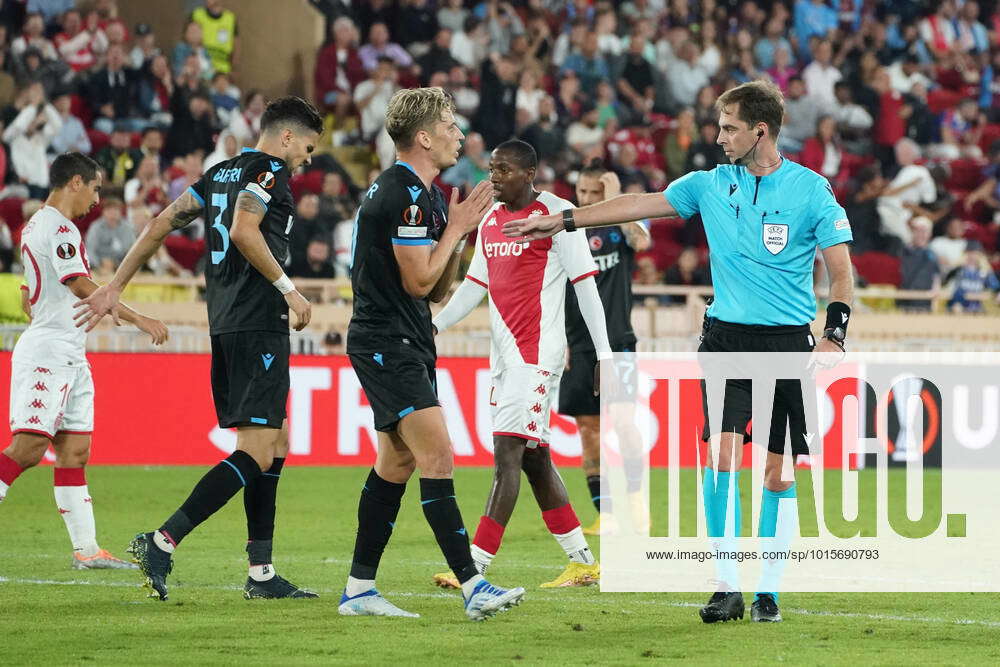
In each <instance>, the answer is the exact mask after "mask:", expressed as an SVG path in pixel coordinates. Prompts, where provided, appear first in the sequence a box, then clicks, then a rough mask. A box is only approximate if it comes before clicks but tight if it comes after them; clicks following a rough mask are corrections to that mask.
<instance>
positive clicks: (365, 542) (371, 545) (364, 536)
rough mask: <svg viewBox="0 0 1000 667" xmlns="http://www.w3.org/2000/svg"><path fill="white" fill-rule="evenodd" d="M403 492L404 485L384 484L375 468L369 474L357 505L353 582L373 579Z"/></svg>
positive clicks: (352, 563) (389, 535) (394, 521)
mask: <svg viewBox="0 0 1000 667" xmlns="http://www.w3.org/2000/svg"><path fill="white" fill-rule="evenodd" d="M405 491H406V484H395V483H393V482H387V481H386V480H384V479H382V478H381V477H379V476H378V473H376V472H375V469H374V468H372V470H371V472H369V473H368V479H367V480H366V481H365V485H364V488H362V489H361V499H360V500H359V501H358V536H357V538H356V539H355V540H354V560H353V561H352V562H351V576H352V577H354V578H355V579H374V578H375V573H376V572H377V571H378V564H379V561H380V560H382V552H384V551H385V546H386V545H387V544H388V543H389V538H390V537H392V529H393V527H394V526H395V525H396V515H397V514H399V502H400V500H401V499H402V498H403V493H404V492H405Z"/></svg>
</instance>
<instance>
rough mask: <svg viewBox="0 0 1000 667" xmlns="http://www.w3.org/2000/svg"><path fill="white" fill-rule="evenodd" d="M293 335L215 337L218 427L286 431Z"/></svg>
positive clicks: (259, 333)
mask: <svg viewBox="0 0 1000 667" xmlns="http://www.w3.org/2000/svg"><path fill="white" fill-rule="evenodd" d="M288 356H289V340H288V334H286V333H277V332H274V331H235V332H232V333H224V334H215V335H213V336H212V396H213V397H214V399H215V414H216V415H217V416H218V418H219V426H221V427H222V428H231V427H233V426H270V427H271V428H281V423H282V422H283V421H285V417H286V403H287V402H288V384H289V381H288Z"/></svg>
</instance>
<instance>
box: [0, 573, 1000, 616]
mask: <svg viewBox="0 0 1000 667" xmlns="http://www.w3.org/2000/svg"><path fill="white" fill-rule="evenodd" d="M0 584H25V585H37V586H97V587H108V588H136V589H139V588H140V585H139V584H135V583H130V582H124V581H113V582H109V581H85V580H81V579H70V580H66V581H59V580H55V579H22V578H18V577H3V576H0ZM178 588H179V589H181V590H182V591H183V590H186V589H187V590H195V589H199V590H220V591H237V590H242V587H240V586H200V585H190V584H187V585H184V586H178ZM312 590H315V591H316V592H318V593H325V594H338V593H340V592H341V589H339V588H337V589H331V588H327V589H323V588H314V589H312ZM384 595H385V596H386V597H406V598H430V599H455V598H457V597H458V593H443V592H436V593H417V592H413V591H391V592H387V593H385V594H384ZM609 595H622V594H621V593H609ZM526 599H527V600H528V601H530V600H540V601H542V602H571V603H572V604H590V605H611V604H615V603H617V602H620V600H597V599H588V598H573V599H570V600H567V599H566V598H565V597H561V596H552V595H536V594H534V593H530V592H529V594H528V595H527V596H526ZM628 604H630V605H643V606H651V607H675V608H685V609H697V608H699V607H701V606H702V605H701V604H699V603H697V602H669V601H666V600H631V601H629V603H628ZM784 611H785V612H786V613H792V614H797V615H800V616H822V617H830V618H861V619H867V620H872V621H900V622H907V623H938V624H945V625H974V626H980V627H986V628H1000V621H981V620H976V619H971V618H953V619H949V618H935V617H930V616H905V615H901V614H862V613H858V612H848V611H817V610H814V609H788V608H786V609H784Z"/></svg>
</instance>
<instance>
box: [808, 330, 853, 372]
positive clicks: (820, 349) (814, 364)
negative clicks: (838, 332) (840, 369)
mask: <svg viewBox="0 0 1000 667" xmlns="http://www.w3.org/2000/svg"><path fill="white" fill-rule="evenodd" d="M844 356H845V355H844V351H843V350H842V349H841V348H840V347H839V346H838V345H837V344H836V343H834V342H833V341H830V340H827V339H826V338H822V339H820V341H819V342H818V343H816V347H815V348H813V352H812V356H811V357H810V359H809V367H810V368H812V369H813V370H814V371H816V370H821V371H822V370H826V369H828V368H833V367H834V366H836V365H837V364H839V363H840V362H841V361H843V360H844Z"/></svg>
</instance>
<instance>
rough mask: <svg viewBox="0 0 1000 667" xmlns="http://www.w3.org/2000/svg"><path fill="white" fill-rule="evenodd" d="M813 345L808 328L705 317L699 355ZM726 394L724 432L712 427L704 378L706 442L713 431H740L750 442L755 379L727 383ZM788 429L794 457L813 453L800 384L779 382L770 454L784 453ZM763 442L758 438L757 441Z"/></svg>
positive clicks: (797, 349)
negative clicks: (749, 323) (749, 427)
mask: <svg viewBox="0 0 1000 667" xmlns="http://www.w3.org/2000/svg"><path fill="white" fill-rule="evenodd" d="M814 346H815V341H814V340H813V336H812V334H811V333H810V330H809V327H808V326H807V325H801V326H763V325H745V324H732V323H730V322H723V321H721V320H717V319H714V318H709V317H706V318H705V324H704V327H703V328H702V335H701V345H700V346H699V347H698V352H811V351H812V349H813V347H814ZM706 372H709V371H707V370H706ZM725 391H726V394H725V398H724V400H723V404H722V425H721V428H712V426H711V425H710V424H709V416H708V397H707V391H706V385H705V381H704V380H702V382H701V404H702V411H703V412H704V415H705V429H704V430H703V431H702V439H703V440H706V441H707V440H708V439H709V436H710V435H711V434H712V433H733V432H736V433H742V434H743V437H744V442H746V441H747V440H748V439H750V435H751V434H750V429H748V426H750V419H751V415H752V412H753V402H752V392H751V381H750V380H726V389H725ZM786 427H787V428H786ZM786 430H787V432H788V433H789V434H790V439H791V442H792V454H793V455H795V456H798V455H799V454H808V453H809V446H808V444H807V443H806V439H805V433H806V416H805V406H804V405H803V401H802V388H801V385H800V382H799V381H798V380H777V381H776V382H775V388H774V407H773V410H772V413H771V426H770V432H769V434H768V441H767V450H768V451H769V452H774V453H775V454H782V453H784V451H785V433H786ZM761 439H762V438H757V442H758V443H759V442H760V441H761Z"/></svg>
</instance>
